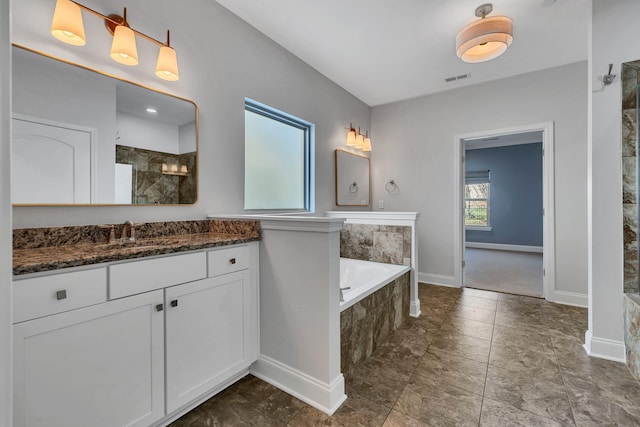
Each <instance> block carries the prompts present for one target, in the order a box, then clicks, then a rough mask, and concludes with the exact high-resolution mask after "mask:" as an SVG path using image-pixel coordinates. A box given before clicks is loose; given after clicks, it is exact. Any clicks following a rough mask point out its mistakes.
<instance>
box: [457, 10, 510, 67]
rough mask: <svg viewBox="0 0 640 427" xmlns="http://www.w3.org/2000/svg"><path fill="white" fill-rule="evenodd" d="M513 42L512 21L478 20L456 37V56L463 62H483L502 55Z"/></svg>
mask: <svg viewBox="0 0 640 427" xmlns="http://www.w3.org/2000/svg"><path fill="white" fill-rule="evenodd" d="M512 42H513V21H512V20H511V18H509V17H506V16H493V17H490V18H484V19H479V20H477V21H475V22H472V23H471V24H469V25H467V26H466V27H464V28H463V29H462V30H461V31H460V32H459V33H458V35H457V37H456V54H457V55H458V58H460V59H462V60H463V61H464V62H484V61H489V60H491V59H494V58H497V57H498V56H500V55H502V54H503V53H504V52H505V51H506V50H507V48H508V47H509V46H510V45H511V43H512Z"/></svg>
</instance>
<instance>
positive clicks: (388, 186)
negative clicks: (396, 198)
mask: <svg viewBox="0 0 640 427" xmlns="http://www.w3.org/2000/svg"><path fill="white" fill-rule="evenodd" d="M384 189H385V190H387V192H389V193H392V192H394V191H396V190H397V189H398V184H396V182H395V181H394V180H393V179H390V180H389V182H387V183H386V184H385V185H384Z"/></svg>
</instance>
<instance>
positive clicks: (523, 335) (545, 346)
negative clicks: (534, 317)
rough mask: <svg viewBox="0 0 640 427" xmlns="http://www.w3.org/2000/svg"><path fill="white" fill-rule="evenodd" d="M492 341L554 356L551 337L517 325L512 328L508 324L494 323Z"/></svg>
mask: <svg viewBox="0 0 640 427" xmlns="http://www.w3.org/2000/svg"><path fill="white" fill-rule="evenodd" d="M492 341H493V342H494V343H500V344H505V345H509V346H511V347H520V348H523V349H531V350H535V351H538V352H542V353H545V354H548V355H550V356H554V351H553V343H552V342H551V337H550V336H549V335H546V334H543V333H539V332H537V333H536V332H532V331H531V330H528V331H524V330H522V329H521V328H517V327H516V328H512V327H509V326H503V325H495V327H494V329H493V338H492Z"/></svg>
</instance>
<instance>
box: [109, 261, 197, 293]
mask: <svg viewBox="0 0 640 427" xmlns="http://www.w3.org/2000/svg"><path fill="white" fill-rule="evenodd" d="M205 277H207V260H206V254H205V253H204V252H197V253H192V254H185V255H175V256H168V257H163V258H155V259H147V260H142V261H133V262H128V263H125V264H116V265H111V266H109V299H116V298H122V297H126V296H128V295H135V294H140V293H142V292H147V291H152V290H154V289H162V288H165V287H167V286H173V285H179V284H180V283H187V282H192V281H194V280H199V279H204V278H205Z"/></svg>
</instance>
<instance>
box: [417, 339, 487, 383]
mask: <svg viewBox="0 0 640 427" xmlns="http://www.w3.org/2000/svg"><path fill="white" fill-rule="evenodd" d="M486 376H487V364H486V363H482V362H477V361H475V360H471V359H467V358H464V357H459V356H455V355H452V354H450V353H444V352H440V351H436V350H433V351H431V350H430V351H428V352H427V353H426V354H425V355H424V357H423V359H422V361H421V362H420V364H419V365H418V366H417V368H416V370H415V372H414V373H413V375H412V376H411V378H410V379H409V383H408V385H412V386H415V387H418V388H419V387H424V388H427V389H435V388H439V387H441V386H442V385H449V386H453V387H458V388H461V389H463V390H466V391H469V392H471V393H476V394H482V393H483V390H484V382H485V378H486Z"/></svg>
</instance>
